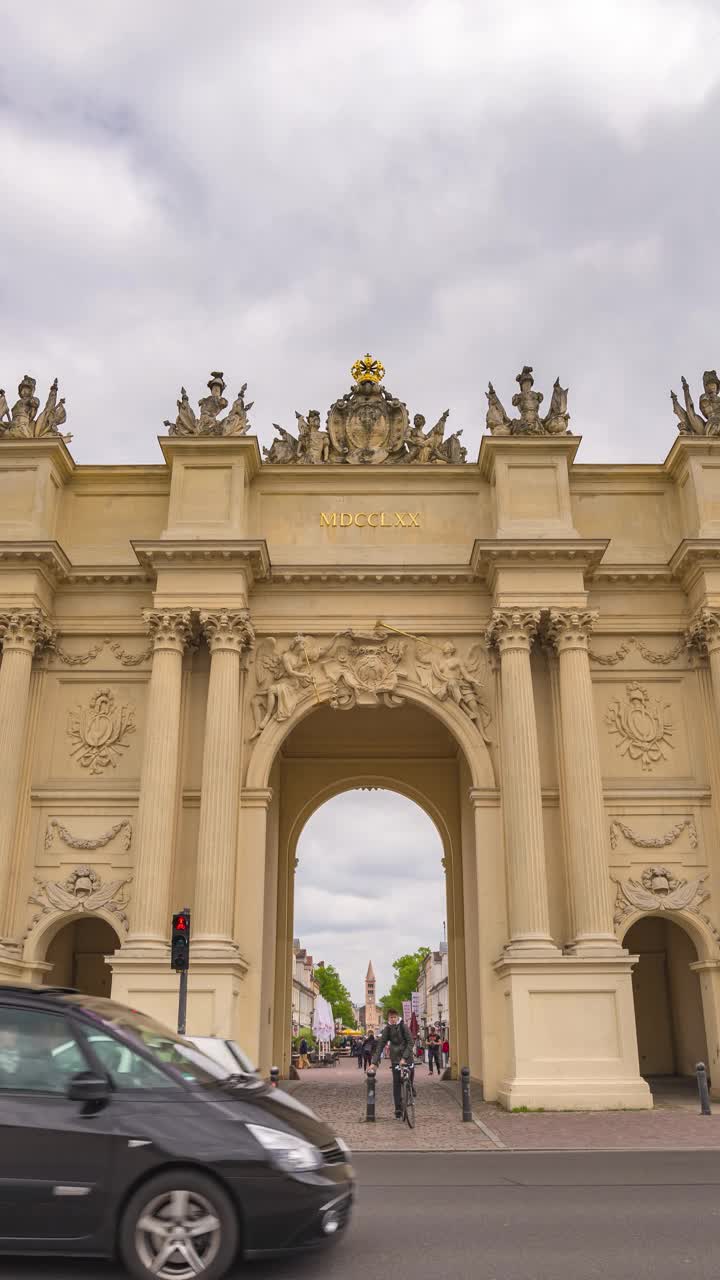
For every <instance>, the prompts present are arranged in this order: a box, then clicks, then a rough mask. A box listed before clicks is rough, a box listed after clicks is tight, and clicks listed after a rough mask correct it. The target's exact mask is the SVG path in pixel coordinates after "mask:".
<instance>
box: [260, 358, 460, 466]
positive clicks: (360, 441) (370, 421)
mask: <svg viewBox="0 0 720 1280" xmlns="http://www.w3.org/2000/svg"><path fill="white" fill-rule="evenodd" d="M351 372H352V377H353V379H354V382H353V386H352V387H351V389H350V391H348V392H346V394H345V395H343V396H341V397H340V399H339V400H336V401H335V403H334V404H333V405H331V407H330V410H329V411H328V415H327V421H326V424H325V427H326V429H325V430H324V431H323V430H322V427H321V425H320V413H319V410H317V409H310V410H309V412H308V413H307V414H302V413H297V412H296V413H295V418H296V421H297V426H298V434H297V435H296V436H295V435H293V434H292V432H290V431H287V430H286V429H285V427H281V426H279V425H278V423H273V426H274V428H275V431H276V432H277V437H278V438H277V439H276V440H274V441H273V443H272V445H271V446H270V448H269V449H264V450H263V452H264V454H265V458H266V460H267V461H268V462H282V463H303V464H306V465H307V464H310V465H316V464H318V463H323V462H336V463H337V462H341V463H349V464H351V465H353V466H357V465H361V464H371V465H374V466H377V465H379V464H381V463H411V462H424V463H448V462H464V461H465V459H466V456H467V450H466V449H465V447H464V446H463V445H462V444H461V443H460V436H461V435H462V431H455V432H453V434H452V435H449V436H447V437H446V436H445V425H446V423H447V419H448V416H449V410H448V409H446V410H445V412H444V413H442V414H441V415H440V417H439V418H438V421H437V422H436V423H435V425H434V426H433V427H431V428H430V429H429V430H428V431H426V430H425V418H424V416H423V414H421V413H416V414H415V416H414V418H413V420H412V424H411V423H410V416H409V414H408V410H407V406H406V405H405V404H403V402H402V400H398V398H397V396H394V395H393V394H392V392H391V391H388V389H387V388H386V387H385V386H384V385H383V378H384V376H385V369H384V366H383V365H382V364H381V363H380V361H379V360H376V359H375V358H374V357H373V356H371V355H370V354H368V355H365V356H363V357H362V358H361V359H360V360H356V362H355V364H354V365H353V367H352V370H351Z"/></svg>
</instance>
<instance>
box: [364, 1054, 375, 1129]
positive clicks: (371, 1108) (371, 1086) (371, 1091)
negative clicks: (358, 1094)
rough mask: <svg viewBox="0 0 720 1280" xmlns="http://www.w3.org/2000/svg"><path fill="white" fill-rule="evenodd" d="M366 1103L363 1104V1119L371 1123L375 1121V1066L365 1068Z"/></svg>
mask: <svg viewBox="0 0 720 1280" xmlns="http://www.w3.org/2000/svg"><path fill="white" fill-rule="evenodd" d="M366 1079H367V1103H366V1105H365V1119H366V1120H367V1121H368V1122H369V1123H371V1124H374V1123H375V1068H374V1067H368V1069H367V1077H366Z"/></svg>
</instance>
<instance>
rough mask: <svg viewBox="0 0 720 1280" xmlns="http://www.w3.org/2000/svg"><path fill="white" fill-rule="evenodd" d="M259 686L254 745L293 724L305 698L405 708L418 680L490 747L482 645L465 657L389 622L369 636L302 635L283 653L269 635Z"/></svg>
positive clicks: (261, 648)
mask: <svg viewBox="0 0 720 1280" xmlns="http://www.w3.org/2000/svg"><path fill="white" fill-rule="evenodd" d="M413 646H414V649H413V652H412V653H411V652H410V650H411V649H412V648H413ZM255 679H256V692H255V694H254V695H253V697H252V702H251V705H252V711H253V732H252V735H251V736H252V737H253V738H256V737H258V736H259V735H260V734H261V733H262V731H263V729H264V728H265V727H266V725H268V724H269V723H270V721H271V720H277V721H280V722H282V721H285V720H289V719H290V718H291V717H292V715H293V713H294V712H295V710H296V708H297V706H298V704H299V703H300V702H301V700H302V699H303V697H304V696H305V695H308V694H309V695H311V696H314V698H315V700H316V701H317V702H326V703H327V704H328V705H329V706H331V707H332V708H333V709H335V710H349V709H350V708H352V707H355V706H378V705H380V704H381V703H382V704H383V705H385V706H386V707H398V706H401V705H402V704H403V702H404V701H405V695H404V692H403V691H402V688H401V686H402V683H403V682H407V681H409V680H413V679H414V680H416V681H417V684H418V685H419V686H420V687H421V688H423V689H425V690H426V691H427V692H429V693H431V694H432V695H433V697H435V698H437V699H438V701H440V702H444V701H448V702H452V703H454V704H455V706H456V707H457V708H458V709H459V710H460V711H462V712H463V714H464V715H466V716H467V717H468V718H469V719H470V720H472V721H473V723H474V724H475V725H476V727H477V729H478V731H479V733H480V734H481V735H482V737H483V738H484V740H485V741H486V742H489V741H490V732H489V726H490V721H491V719H492V711H491V707H490V695H489V689H488V681H487V662H486V658H485V652H484V649H483V647H482V645H480V644H479V643H475V644H472V645H471V646H470V648H469V651H468V654H467V657H465V658H462V657H461V656H460V655H459V654H458V652H457V647H456V645H455V644H454V643H453V642H452V641H450V640H446V641H433V640H430V639H428V638H427V637H425V636H413V635H410V634H409V633H408V634H406V633H400V632H395V631H394V629H393V628H391V627H388V626H386V625H384V624H382V623H377V624H376V626H375V627H374V628H373V629H372V630H369V631H358V630H355V629H348V630H347V631H339V632H336V634H335V635H333V636H332V637H331V638H330V639H329V640H327V641H326V642H321V641H318V640H316V639H315V638H314V637H313V636H306V635H296V636H294V637H293V639H292V640H290V642H289V644H288V645H287V646H286V647H285V648H283V649H281V648H280V647H279V645H278V641H277V639H276V638H275V637H274V636H266V637H264V638H263V639H262V640H261V641H260V642H259V643H258V646H257V652H256V656H255Z"/></svg>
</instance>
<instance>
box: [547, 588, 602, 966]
mask: <svg viewBox="0 0 720 1280" xmlns="http://www.w3.org/2000/svg"><path fill="white" fill-rule="evenodd" d="M596 617H597V614H595V613H592V612H591V611H589V610H582V609H551V610H550V619H549V626H548V634H549V637H550V639H551V641H552V643H553V645H554V646H555V648H556V650H557V654H558V664H559V685H560V745H561V751H562V758H563V781H564V787H565V794H564V796H563V806H564V812H565V817H566V822H565V827H566V835H567V844H568V847H567V849H566V858H567V871H568V886H569V895H570V920H571V942H570V950H571V952H573V953H574V954H582V953H584V952H588V951H590V952H592V953H593V954H596V953H597V952H598V951H606V950H608V949H610V950H612V951H617V949H618V945H619V944H618V942H617V939H616V937H615V933H614V930H613V924H612V910H611V905H610V895H609V893H608V866H607V854H606V830H605V827H606V824H605V809H604V805H603V793H602V772H601V769H600V750H599V746H598V740H597V731H596V727H595V708H594V704H593V694H592V678H591V675H590V657H589V654H588V637H589V635H590V632H591V630H592V627H593V624H594V622H595V619H596Z"/></svg>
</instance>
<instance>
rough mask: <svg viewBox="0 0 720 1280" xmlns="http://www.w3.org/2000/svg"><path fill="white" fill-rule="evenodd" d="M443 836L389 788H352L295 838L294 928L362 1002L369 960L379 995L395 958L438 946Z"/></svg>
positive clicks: (442, 906) (389, 980)
mask: <svg viewBox="0 0 720 1280" xmlns="http://www.w3.org/2000/svg"><path fill="white" fill-rule="evenodd" d="M442 855H443V851H442V845H441V842H440V836H439V835H438V832H437V830H436V828H435V826H434V825H433V823H432V822H431V820H430V818H429V817H428V816H427V814H426V813H424V812H423V810H422V809H420V808H418V806H417V805H416V804H414V803H413V802H412V801H411V800H406V799H405V797H404V796H399V795H395V794H393V793H391V792H389V791H350V792H347V793H346V794H345V795H342V796H336V797H335V798H334V799H333V800H329V801H328V802H327V804H325V805H324V806H323V807H322V809H318V810H317V811H316V812H315V813H314V814H313V816H312V818H310V820H309V822H308V823H307V826H306V827H305V829H304V831H303V833H302V835H301V837H300V840H299V842H298V851H297V856H298V869H297V873H296V880H295V934H296V936H297V935H299V937H300V939H301V942H302V945H303V946H304V947H307V949H308V951H309V952H310V953H311V955H312V957H313V959H314V960H315V961H317V960H325V961H326V962H329V963H331V964H334V965H335V966H336V968H337V969H338V970H339V971H340V973H341V975H342V977H343V979H344V980H345V983H346V985H347V986H348V987H349V989H350V993H351V995H352V997H353V999H354V1000H355V1001H356V1003H357V1004H362V1003H363V1000H364V990H365V985H364V984H365V974H366V973H367V967H368V961H369V960H372V962H373V968H374V970H375V976H376V978H377V995H378V996H382V995H385V993H386V992H387V991H388V990H389V988H390V986H391V984H392V981H393V970H392V962H393V960H394V959H395V957H396V956H401V955H405V954H406V953H407V952H408V951H416V950H417V948H418V947H420V946H431V947H434V948H436V947H437V946H438V944H439V943H440V940H441V938H442V937H443V924H444V921H445V876H444V873H443V869H442V865H441V862H440V859H441V858H442Z"/></svg>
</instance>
